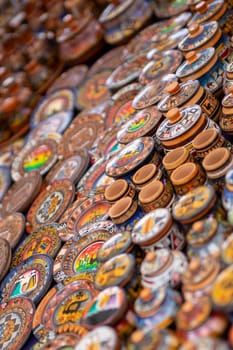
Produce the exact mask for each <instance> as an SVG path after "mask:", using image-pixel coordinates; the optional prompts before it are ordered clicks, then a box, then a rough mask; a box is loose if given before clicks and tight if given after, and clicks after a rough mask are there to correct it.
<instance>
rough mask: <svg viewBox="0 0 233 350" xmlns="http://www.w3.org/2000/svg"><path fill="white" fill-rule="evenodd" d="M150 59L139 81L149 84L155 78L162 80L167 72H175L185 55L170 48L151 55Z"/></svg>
mask: <svg viewBox="0 0 233 350" xmlns="http://www.w3.org/2000/svg"><path fill="white" fill-rule="evenodd" d="M151 59H152V61H150V62H149V63H148V64H147V65H146V66H145V67H144V68H143V70H142V71H141V74H140V76H139V82H140V83H141V84H142V85H147V84H149V83H151V82H154V81H155V80H158V81H159V80H160V79H161V78H163V77H164V76H165V75H166V74H169V73H175V71H176V70H177V68H178V67H179V65H180V64H181V62H182V60H183V55H182V53H181V52H180V51H178V50H168V51H164V52H161V53H159V54H156V55H154V56H152V57H151Z"/></svg>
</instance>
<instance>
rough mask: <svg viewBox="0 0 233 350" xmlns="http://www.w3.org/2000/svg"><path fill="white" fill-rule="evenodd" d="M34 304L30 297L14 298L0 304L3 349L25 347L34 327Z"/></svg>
mask: <svg viewBox="0 0 233 350" xmlns="http://www.w3.org/2000/svg"><path fill="white" fill-rule="evenodd" d="M33 314H34V305H33V303H32V301H31V300H30V299H28V298H23V297H20V298H14V299H11V300H9V301H8V302H7V303H3V304H0V329H1V337H0V348H1V350H19V349H23V347H24V344H25V342H26V341H27V339H28V337H29V335H30V333H31V327H32V318H33Z"/></svg>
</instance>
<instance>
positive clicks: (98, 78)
mask: <svg viewBox="0 0 233 350" xmlns="http://www.w3.org/2000/svg"><path fill="white" fill-rule="evenodd" d="M111 74H112V70H111V69H107V70H102V71H101V72H98V73H95V74H94V75H92V76H91V77H90V78H88V79H86V81H85V82H84V83H83V84H82V86H81V87H80V88H79V90H78V92H77V98H76V105H77V108H78V109H87V108H91V107H95V106H96V105H98V104H100V103H102V102H104V101H106V100H108V99H110V97H111V96H110V93H109V90H108V87H107V86H106V81H107V79H108V77H109V76H110V75H111Z"/></svg>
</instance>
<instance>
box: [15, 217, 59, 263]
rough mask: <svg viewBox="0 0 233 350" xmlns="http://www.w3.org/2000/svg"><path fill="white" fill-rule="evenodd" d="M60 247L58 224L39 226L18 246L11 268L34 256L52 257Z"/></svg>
mask: <svg viewBox="0 0 233 350" xmlns="http://www.w3.org/2000/svg"><path fill="white" fill-rule="evenodd" d="M60 247H61V240H60V238H59V228H58V224H55V223H54V224H48V225H45V226H41V227H40V228H39V229H38V230H37V231H34V232H33V233H32V234H31V235H30V236H28V237H27V238H25V240H24V241H23V242H22V243H21V244H20V245H19V247H18V248H17V250H16V251H15V252H14V255H13V258H12V261H11V267H16V266H17V265H18V264H20V263H22V262H23V261H24V260H26V259H28V258H30V257H31V256H33V255H35V254H46V255H49V256H51V257H54V256H55V255H56V254H57V252H58V250H59V249H60Z"/></svg>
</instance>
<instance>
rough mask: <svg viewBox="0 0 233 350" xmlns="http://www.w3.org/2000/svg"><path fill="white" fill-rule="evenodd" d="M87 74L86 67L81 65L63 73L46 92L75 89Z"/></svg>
mask: <svg viewBox="0 0 233 350" xmlns="http://www.w3.org/2000/svg"><path fill="white" fill-rule="evenodd" d="M87 72H88V66H86V65H84V64H82V65H77V66H75V67H72V68H70V69H68V70H66V71H65V72H63V73H62V74H61V75H60V76H59V77H58V78H57V79H56V80H55V81H54V82H53V84H52V85H50V87H49V89H48V90H47V92H49V93H50V92H53V91H54V90H56V89H61V88H74V89H76V88H77V87H78V86H79V85H80V84H82V82H83V80H84V79H85V77H86V75H87Z"/></svg>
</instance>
